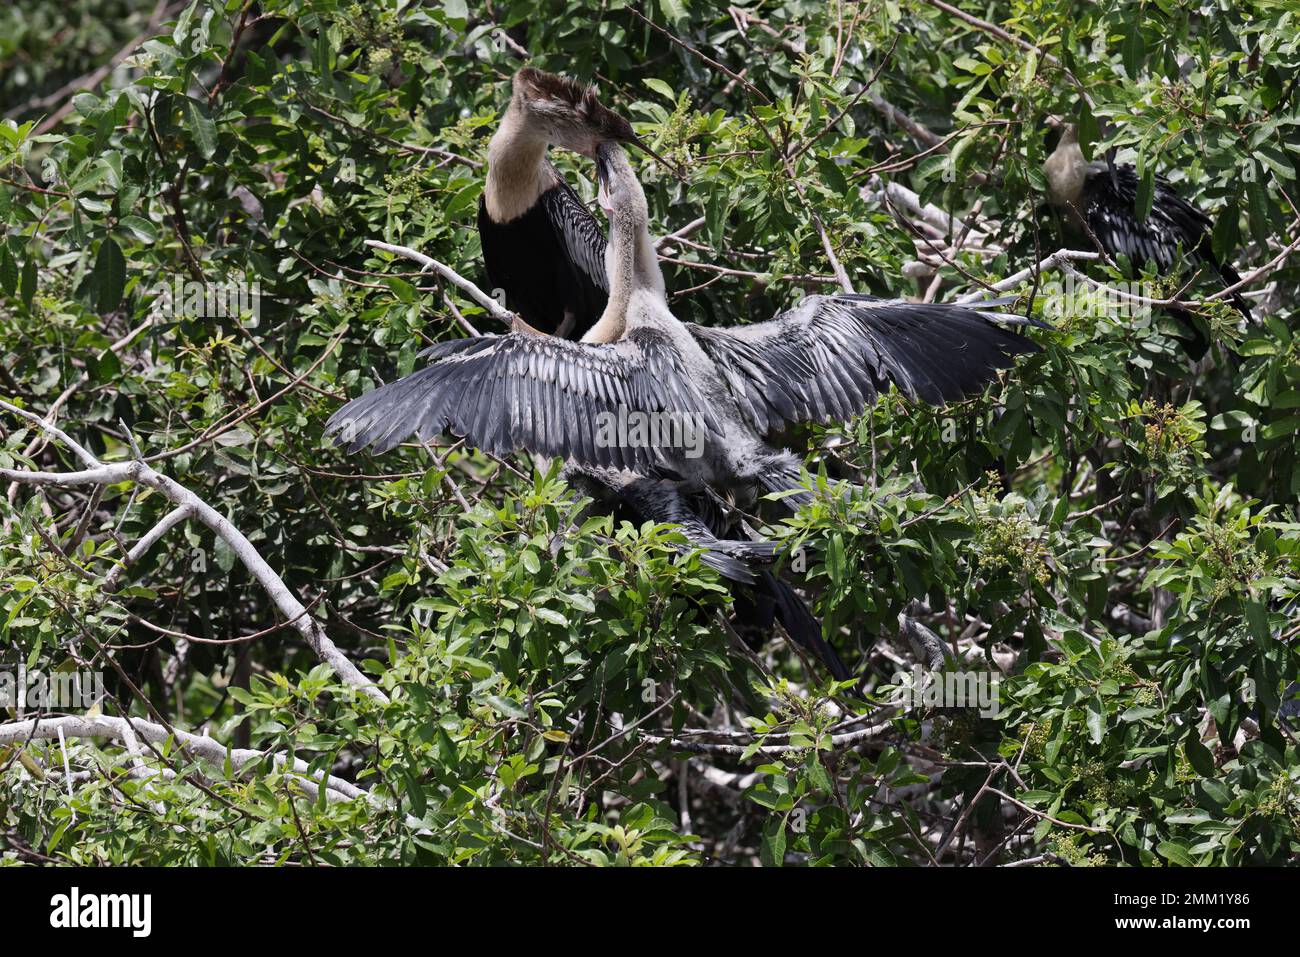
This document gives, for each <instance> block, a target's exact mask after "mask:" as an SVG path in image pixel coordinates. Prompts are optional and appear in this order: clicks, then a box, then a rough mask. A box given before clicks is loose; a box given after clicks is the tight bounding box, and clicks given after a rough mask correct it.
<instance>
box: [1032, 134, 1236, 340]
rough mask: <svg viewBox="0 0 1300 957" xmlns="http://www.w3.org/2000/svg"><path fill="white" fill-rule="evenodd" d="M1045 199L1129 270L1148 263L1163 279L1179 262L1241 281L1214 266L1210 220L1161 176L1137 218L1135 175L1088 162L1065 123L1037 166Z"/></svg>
mask: <svg viewBox="0 0 1300 957" xmlns="http://www.w3.org/2000/svg"><path fill="white" fill-rule="evenodd" d="M1043 173H1044V175H1045V176H1046V177H1047V189H1048V197H1049V199H1050V200H1051V203H1052V205H1053V206H1054V207H1056V208H1057V209H1058V210H1059V211H1060V212H1061V213H1062V214H1063V215H1064V216H1065V217H1066V220H1067V222H1068V223H1069V224H1070V226H1072V227H1073V228H1074V229H1076V230H1077V231H1078V232H1080V233H1081V234H1083V236H1084V237H1085V238H1086V239H1087V240H1089V241H1091V242H1093V243H1095V244H1097V245H1099V246H1100V247H1101V249H1102V251H1103V252H1105V253H1106V254H1108V255H1110V256H1112V257H1114V256H1117V255H1120V254H1121V253H1122V254H1123V255H1125V256H1127V257H1128V259H1129V261H1130V262H1132V263H1133V265H1134V266H1136V267H1140V266H1141V265H1142V264H1143V263H1148V262H1149V263H1152V264H1153V265H1154V266H1155V268H1156V270H1157V271H1158V272H1159V273H1160V274H1162V275H1164V274H1167V273H1169V272H1172V271H1173V270H1174V269H1175V268H1176V267H1177V265H1178V264H1179V263H1180V262H1182V261H1185V262H1187V263H1188V264H1189V265H1190V266H1192V267H1193V269H1195V268H1197V267H1201V266H1205V267H1208V268H1209V269H1210V270H1211V271H1212V272H1213V273H1215V274H1216V275H1217V276H1219V277H1220V278H1221V279H1223V281H1224V282H1225V283H1226V284H1228V285H1232V284H1233V283H1236V282H1239V281H1240V279H1241V277H1240V276H1239V275H1237V271H1236V270H1235V269H1233V268H1232V265H1231V264H1230V263H1226V262H1220V261H1219V260H1218V258H1217V257H1215V255H1214V251H1213V249H1212V247H1211V242H1210V227H1211V225H1212V222H1211V220H1210V217H1208V216H1207V215H1205V213H1203V212H1201V211H1200V210H1199V209H1197V208H1196V207H1195V206H1193V205H1192V204H1191V203H1189V202H1187V200H1185V199H1183V198H1182V197H1181V196H1179V195H1178V194H1177V193H1176V192H1174V188H1173V185H1172V184H1171V183H1170V182H1169V181H1168V180H1167V179H1165V178H1164V177H1163V176H1157V177H1156V179H1155V195H1154V197H1153V198H1152V202H1151V212H1150V214H1149V215H1148V216H1147V218H1146V219H1145V220H1142V219H1138V215H1137V195H1138V175H1137V170H1135V169H1134V168H1133V167H1132V166H1128V165H1125V164H1114V165H1110V164H1107V163H1105V162H1102V161H1101V160H1094V161H1093V162H1091V163H1089V162H1088V161H1087V160H1086V159H1084V156H1083V150H1082V149H1081V148H1080V146H1079V136H1078V128H1077V127H1075V126H1074V125H1073V124H1066V125H1065V126H1064V128H1063V129H1062V132H1061V140H1060V142H1059V143H1058V144H1057V147H1056V149H1055V150H1054V151H1053V152H1052V154H1051V156H1049V157H1048V158H1047V161H1046V162H1045V163H1044V164H1043ZM1232 304H1233V305H1234V306H1236V307H1237V308H1238V309H1240V310H1241V312H1242V314H1243V315H1244V316H1245V317H1246V318H1247V319H1249V318H1250V307H1249V306H1248V305H1247V304H1246V300H1245V299H1243V298H1242V297H1241V295H1240V294H1239V293H1233V294H1232Z"/></svg>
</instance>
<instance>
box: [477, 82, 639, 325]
mask: <svg viewBox="0 0 1300 957" xmlns="http://www.w3.org/2000/svg"><path fill="white" fill-rule="evenodd" d="M602 140H613V141H617V142H623V143H636V144H638V145H641V144H640V141H639V140H638V139H637V137H636V134H635V133H633V131H632V126H631V124H629V123H628V122H627V120H626V119H624V118H623V117H621V116H619V115H618V114H617V113H614V112H613V111H611V110H608V109H606V108H605V107H603V106H601V104H600V102H599V101H598V100H597V98H596V93H595V90H593V89H592V88H591V87H584V86H583V85H582V84H580V83H577V82H575V81H574V80H571V79H568V78H567V77H561V76H555V75H553V74H550V73H543V72H542V71H541V70H536V69H533V68H532V67H524V68H523V69H522V70H520V71H519V72H518V73H516V74H515V76H514V79H513V81H512V93H511V97H510V105H509V106H508V107H507V108H506V112H505V114H504V116H503V117H502V119H501V125H500V126H499V127H498V128H497V131H496V133H495V134H494V135H493V136H492V139H491V141H490V142H489V143H488V169H487V183H486V184H485V186H484V189H483V195H482V198H481V199H480V200H479V210H478V231H479V239H480V242H481V244H482V246H483V263H484V265H485V266H486V267H487V275H488V281H489V283H490V284H491V286H492V287H494V288H497V289H501V290H504V292H505V295H506V302H505V306H506V308H508V309H510V310H512V311H513V312H515V313H517V314H518V315H519V316H520V317H521V318H522V319H523V320H524V322H526V323H528V325H530V326H532V327H533V328H535V329H537V330H538V331H539V332H545V333H549V334H552V335H558V336H561V337H564V338H575V339H576V338H578V337H579V336H581V335H582V334H583V333H584V332H586V331H587V330H588V329H589V328H590V327H591V325H592V323H594V322H595V321H596V319H597V318H599V316H600V314H601V312H602V311H603V310H604V308H605V301H606V297H607V293H608V290H609V283H608V281H607V279H606V276H605V236H604V233H603V232H602V231H601V228H600V224H599V223H598V222H597V220H596V217H595V216H593V215H592V214H591V211H590V210H589V209H587V207H586V205H585V204H584V203H583V202H582V200H581V199H579V198H578V195H577V194H576V193H575V192H574V191H573V190H572V189H571V188H570V187H569V184H568V183H566V182H565V180H564V177H563V176H561V175H560V173H559V172H558V171H557V170H556V169H555V167H554V166H552V165H551V162H550V160H549V159H547V155H546V151H547V147H548V146H551V145H554V146H561V147H564V148H565V149H569V150H572V151H574V152H576V153H580V154H582V155H584V156H587V157H594V155H595V148H596V144H597V143H598V142H600V141H602Z"/></svg>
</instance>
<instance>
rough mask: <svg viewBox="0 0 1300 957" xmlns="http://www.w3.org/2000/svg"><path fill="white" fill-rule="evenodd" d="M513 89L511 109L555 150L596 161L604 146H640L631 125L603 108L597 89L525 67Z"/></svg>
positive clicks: (517, 75)
mask: <svg viewBox="0 0 1300 957" xmlns="http://www.w3.org/2000/svg"><path fill="white" fill-rule="evenodd" d="M513 88H514V96H513V97H512V99H511V107H512V108H513V109H516V110H518V111H519V112H520V113H521V114H522V115H523V116H524V117H525V118H526V119H527V120H528V121H529V123H530V124H531V125H532V126H533V127H535V128H536V129H537V130H539V131H540V132H541V133H542V134H543V135H544V136H545V137H546V139H547V141H548V142H550V143H552V144H554V145H555V146H559V147H561V148H563V149H566V150H572V151H573V152H575V153H580V154H582V155H583V156H586V157H589V158H594V157H595V155H596V146H597V144H599V143H601V142H605V141H611V142H615V143H636V142H638V140H637V136H636V133H634V132H633V131H632V124H631V123H629V122H628V121H627V120H625V119H624V118H623V117H621V116H619V115H618V114H617V113H615V112H614V111H613V110H610V109H608V108H606V107H604V106H602V105H601V104H600V101H599V100H598V99H597V98H596V90H595V87H591V86H584V85H583V84H581V83H579V82H578V81H577V80H572V79H570V78H569V77H566V76H556V75H555V74H553V73H544V72H542V71H541V70H538V69H535V68H533V67H530V66H526V67H524V68H523V69H522V70H520V71H519V72H518V73H516V74H515V78H514V83H513Z"/></svg>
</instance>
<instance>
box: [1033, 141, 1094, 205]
mask: <svg viewBox="0 0 1300 957" xmlns="http://www.w3.org/2000/svg"><path fill="white" fill-rule="evenodd" d="M1043 175H1045V176H1046V177H1047V192H1048V196H1049V197H1050V198H1051V201H1052V204H1053V205H1054V206H1057V207H1059V208H1062V209H1073V210H1077V209H1078V208H1079V204H1080V202H1081V200H1082V198H1083V185H1084V182H1085V181H1086V180H1087V178H1088V161H1087V160H1085V159H1084V158H1083V150H1082V149H1080V148H1079V141H1078V140H1077V139H1075V138H1074V137H1073V136H1066V137H1065V138H1064V139H1062V140H1061V142H1060V144H1059V145H1058V146H1057V147H1056V149H1055V150H1054V151H1053V152H1052V155H1051V156H1049V157H1048V158H1047V162H1046V163H1044V164H1043Z"/></svg>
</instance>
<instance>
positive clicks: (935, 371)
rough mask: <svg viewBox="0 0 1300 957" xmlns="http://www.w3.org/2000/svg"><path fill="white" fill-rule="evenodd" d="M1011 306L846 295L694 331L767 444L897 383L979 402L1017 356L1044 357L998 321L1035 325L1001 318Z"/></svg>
mask: <svg viewBox="0 0 1300 957" xmlns="http://www.w3.org/2000/svg"><path fill="white" fill-rule="evenodd" d="M1011 301H1012V300H1009V299H999V300H992V301H988V302H984V303H979V304H975V305H973V306H970V307H966V306H957V305H948V304H942V303H910V302H900V301H890V300H881V299H876V298H874V297H872V296H861V295H855V294H851V293H841V294H839V295H835V296H809V297H807V298H806V299H804V300H803V301H802V302H800V303H799V305H798V306H796V307H795V308H793V309H791V310H789V311H787V312H784V313H782V314H781V315H779V316H777V317H776V318H775V319H773V320H771V321H769V322H760V323H755V324H754V325H750V326H735V327H731V328H725V329H718V328H712V327H706V326H696V325H690V326H688V327H687V328H689V329H690V331H691V334H692V335H694V337H695V339H696V341H697V342H698V343H699V344H700V346H701V348H703V350H704V352H705V353H706V354H707V355H708V356H709V358H711V359H712V360H713V361H714V362H715V363H716V364H717V366H718V368H719V369H720V370H721V372H722V375H723V378H724V379H725V381H726V383H727V387H728V389H729V390H730V392H731V393H732V395H733V396H735V398H736V400H737V402H738V403H739V404H740V406H741V408H742V409H743V410H744V411H745V412H746V413H747V415H748V416H749V418H750V420H751V421H752V422H753V424H754V427H755V428H756V429H757V430H758V431H759V432H760V433H761V434H763V435H767V434H769V433H771V432H773V431H776V430H779V429H780V428H782V427H783V426H784V425H786V424H793V423H796V422H830V421H836V420H840V421H842V420H846V419H849V418H852V417H853V416H855V415H857V414H858V413H860V412H862V411H863V410H864V409H865V408H867V407H868V406H869V405H871V404H872V403H873V402H875V400H876V397H877V396H878V395H879V394H880V393H881V392H883V391H885V390H887V389H888V388H889V386H890V384H893V385H896V386H898V388H899V389H900V390H901V391H902V392H903V393H905V394H906V395H907V396H908V397H909V398H913V399H922V400H924V401H926V402H930V403H934V404H940V403H943V402H954V401H958V400H961V399H965V398H968V397H970V396H972V395H975V394H977V393H978V392H979V391H980V390H982V389H983V388H984V386H985V385H987V384H988V383H989V382H990V381H991V380H992V379H993V377H994V375H995V374H996V372H997V370H999V369H1004V368H1007V367H1008V366H1010V365H1011V362H1012V359H1013V357H1015V356H1016V355H1019V354H1021V353H1025V352H1037V351H1038V346H1036V345H1035V344H1034V343H1033V342H1031V341H1030V340H1028V339H1026V338H1025V337H1024V336H1021V335H1019V334H1017V333H1015V332H1012V331H1010V330H1009V329H1004V328H1002V326H1001V325H998V324H995V323H994V322H993V321H991V318H990V317H995V318H997V319H998V320H999V322H1001V323H1003V324H1005V325H1028V324H1031V323H1030V320H1026V319H1022V318H1020V317H1018V316H1006V315H1002V314H999V313H994V312H992V310H993V309H994V308H995V307H997V306H1001V305H1005V304H1006V303H1008V302H1011ZM1037 324H1038V325H1041V323H1037Z"/></svg>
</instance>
